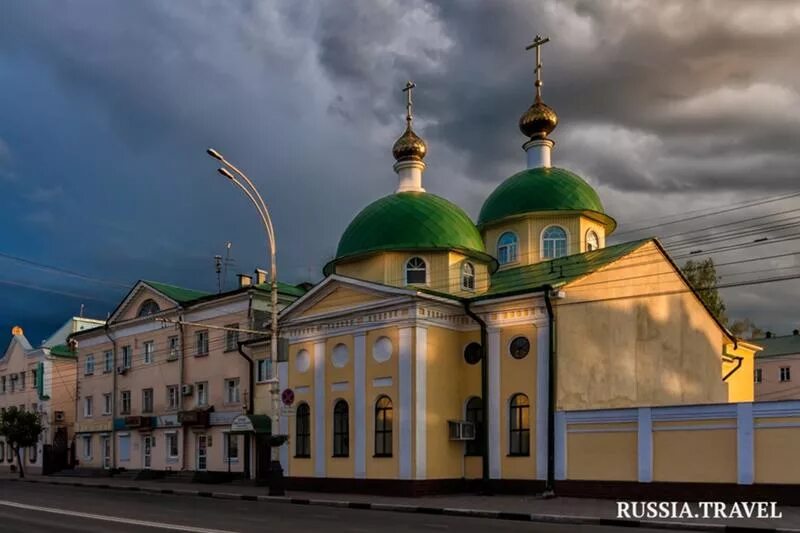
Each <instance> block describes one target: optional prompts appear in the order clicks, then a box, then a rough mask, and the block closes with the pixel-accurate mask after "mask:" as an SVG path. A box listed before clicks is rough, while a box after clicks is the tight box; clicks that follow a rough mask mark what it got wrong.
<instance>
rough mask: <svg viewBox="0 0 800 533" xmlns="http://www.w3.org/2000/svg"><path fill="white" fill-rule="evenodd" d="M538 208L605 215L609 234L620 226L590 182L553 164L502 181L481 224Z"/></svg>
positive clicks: (485, 203)
mask: <svg viewBox="0 0 800 533" xmlns="http://www.w3.org/2000/svg"><path fill="white" fill-rule="evenodd" d="M536 211H591V212H594V213H598V214H600V215H602V218H603V219H604V220H605V221H606V225H607V226H608V227H609V230H608V231H609V233H610V232H611V231H613V230H614V228H615V227H616V225H617V224H616V222H615V221H614V219H612V218H611V217H609V216H608V215H606V214H605V210H604V209H603V204H602V203H601V202H600V197H599V196H598V195H597V193H596V192H595V190H594V189H592V187H591V185H589V184H588V183H586V182H585V181H584V180H583V178H581V177H580V176H578V175H577V174H574V173H572V172H570V171H569V170H564V169H563V168H554V167H549V168H545V167H539V168H529V169H527V170H523V171H522V172H518V173H516V174H514V175H513V176H511V177H510V178H508V179H507V180H506V181H504V182H503V183H501V184H500V186H499V187H497V188H496V189H495V190H494V192H492V194H491V195H489V198H487V199H486V202H484V204H483V207H482V208H481V213H480V215H479V216H478V225H479V226H483V225H486V224H490V223H492V222H497V221H499V220H502V219H504V218H507V217H511V216H515V215H523V214H526V213H532V212H536Z"/></svg>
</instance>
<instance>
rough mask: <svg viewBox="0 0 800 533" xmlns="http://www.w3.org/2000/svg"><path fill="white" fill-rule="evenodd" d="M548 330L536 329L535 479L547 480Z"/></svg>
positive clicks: (540, 327)
mask: <svg viewBox="0 0 800 533" xmlns="http://www.w3.org/2000/svg"><path fill="white" fill-rule="evenodd" d="M549 354H550V330H549V328H548V327H547V324H544V325H540V326H538V327H537V329H536V479H547V404H548V401H549V394H548V393H549V390H550V383H549V381H548V376H549V374H548V372H549V368H550V361H549V358H548V357H549Z"/></svg>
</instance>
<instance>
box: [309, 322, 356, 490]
mask: <svg viewBox="0 0 800 533" xmlns="http://www.w3.org/2000/svg"><path fill="white" fill-rule="evenodd" d="M339 344H344V345H345V346H346V347H347V353H348V354H349V356H350V357H349V359H348V361H347V363H346V364H345V365H344V366H343V367H342V368H336V366H334V364H333V358H332V357H331V355H332V353H333V349H334V348H335V347H336V346H338V345H339ZM353 344H354V340H353V336H352V335H339V336H336V337H330V338H328V339H325V403H326V405H325V432H324V438H325V474H326V476H327V477H343V478H352V477H353V476H354V472H355V463H354V455H355V453H354V452H355V450H354V448H353V443H355V439H354V437H353V429H354V428H353V422H352V421H353V420H354V419H355V412H354V409H355V403H354V381H353V379H354V375H353V369H354V364H353V357H354V351H353V349H354V346H353ZM334 388H336V389H344V390H334ZM339 400H345V401H346V402H347V407H348V415H349V416H348V419H349V421H350V424H349V426H348V433H349V435H348V437H349V441H348V442H349V443H350V448H349V452H350V453H349V456H348V457H333V407H334V405H335V404H336V402H337V401H339ZM312 453H313V452H312Z"/></svg>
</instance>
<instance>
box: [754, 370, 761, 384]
mask: <svg viewBox="0 0 800 533" xmlns="http://www.w3.org/2000/svg"><path fill="white" fill-rule="evenodd" d="M761 378H762V375H761V369H760V368H756V369H755V382H756V383H761Z"/></svg>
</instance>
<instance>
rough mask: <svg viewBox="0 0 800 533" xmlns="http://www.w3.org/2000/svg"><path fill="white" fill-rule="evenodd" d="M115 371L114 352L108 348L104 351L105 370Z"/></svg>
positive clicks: (106, 371)
mask: <svg viewBox="0 0 800 533" xmlns="http://www.w3.org/2000/svg"><path fill="white" fill-rule="evenodd" d="M113 371H114V352H112V351H111V350H106V351H105V352H103V372H105V373H108V372H113Z"/></svg>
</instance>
